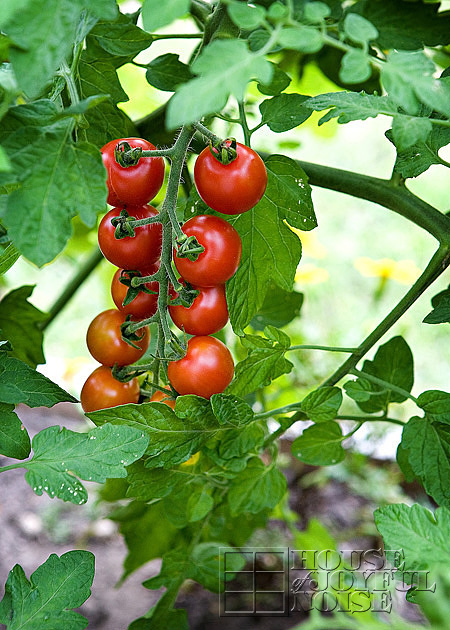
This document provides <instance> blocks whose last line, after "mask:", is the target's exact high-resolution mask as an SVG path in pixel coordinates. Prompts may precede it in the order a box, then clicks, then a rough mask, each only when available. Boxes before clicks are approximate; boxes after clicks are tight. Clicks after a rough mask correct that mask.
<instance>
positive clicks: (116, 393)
mask: <svg viewBox="0 0 450 630" xmlns="http://www.w3.org/2000/svg"><path fill="white" fill-rule="evenodd" d="M80 400H81V406H82V407H83V410H84V411H85V412H86V413H88V412H89V411H97V409H106V408H108V407H116V406H117V405H126V404H127V403H137V402H138V400H139V381H138V380H137V378H133V379H131V381H127V382H126V383H122V382H121V381H118V380H117V379H115V378H114V376H113V375H112V372H111V368H109V367H106V366H105V365H101V366H100V367H98V368H97V369H95V370H94V371H93V372H92V374H91V375H90V376H88V378H87V379H86V382H85V384H84V385H83V388H82V390H81V394H80Z"/></svg>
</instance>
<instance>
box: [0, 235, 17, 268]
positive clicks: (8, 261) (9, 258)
mask: <svg viewBox="0 0 450 630" xmlns="http://www.w3.org/2000/svg"><path fill="white" fill-rule="evenodd" d="M19 258H20V252H18V251H17V249H16V247H15V245H13V243H9V245H8V246H7V247H6V248H5V249H4V250H3V252H2V254H1V255H0V276H2V275H3V274H4V273H6V272H7V271H8V269H11V267H12V266H13V265H14V263H15V262H16V261H17V260H19Z"/></svg>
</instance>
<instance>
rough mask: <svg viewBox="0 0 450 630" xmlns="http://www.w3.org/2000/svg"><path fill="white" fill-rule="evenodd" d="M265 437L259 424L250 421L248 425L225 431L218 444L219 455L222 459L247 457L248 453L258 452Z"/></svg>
mask: <svg viewBox="0 0 450 630" xmlns="http://www.w3.org/2000/svg"><path fill="white" fill-rule="evenodd" d="M264 438H265V433H264V429H263V428H262V427H261V425H259V424H256V423H252V424H249V425H248V426H246V427H244V428H242V429H239V430H235V431H228V432H227V433H225V435H224V437H223V439H221V441H220V444H219V448H218V451H219V456H220V457H222V458H223V459H224V460H230V459H233V458H242V457H246V456H247V458H248V456H249V454H250V453H255V452H259V451H260V450H261V447H262V446H263V443H264Z"/></svg>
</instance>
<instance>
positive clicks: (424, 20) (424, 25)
mask: <svg viewBox="0 0 450 630" xmlns="http://www.w3.org/2000/svg"><path fill="white" fill-rule="evenodd" d="M438 9H439V3H438V4H434V5H432V4H429V3H422V2H415V3H414V5H411V2H406V1H402V0H390V1H386V0H362V1H360V2H357V3H356V4H355V5H353V6H352V11H356V12H357V13H360V14H361V15H363V16H364V17H365V18H366V19H367V20H369V21H370V22H372V24H373V25H374V26H375V27H376V29H377V30H378V33H379V35H378V39H377V42H378V45H379V46H380V48H381V49H390V48H396V49H398V50H417V49H418V48H423V46H425V45H428V46H436V45H438V44H448V43H450V39H449V33H450V18H449V16H448V15H447V14H445V13H438Z"/></svg>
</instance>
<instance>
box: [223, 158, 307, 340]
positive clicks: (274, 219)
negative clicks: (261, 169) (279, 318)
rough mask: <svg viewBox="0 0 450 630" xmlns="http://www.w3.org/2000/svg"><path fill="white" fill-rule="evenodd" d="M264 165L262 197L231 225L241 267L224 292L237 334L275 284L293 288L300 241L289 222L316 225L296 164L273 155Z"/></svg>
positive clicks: (300, 171)
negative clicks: (239, 249) (237, 239)
mask: <svg viewBox="0 0 450 630" xmlns="http://www.w3.org/2000/svg"><path fill="white" fill-rule="evenodd" d="M266 167H267V175H268V184H267V189H266V192H265V194H264V197H263V198H262V199H261V201H260V202H259V203H258V204H257V205H256V206H255V207H254V208H253V209H252V210H250V211H249V212H245V213H243V214H241V215H238V216H236V217H231V218H230V221H229V222H230V223H231V224H232V225H233V226H234V228H235V229H236V230H237V231H238V233H239V235H240V237H241V240H242V258H241V263H240V265H239V267H238V270H237V272H236V273H235V274H234V276H233V277H232V278H231V279H230V280H229V281H228V282H227V288H226V291H227V302H228V311H229V314H230V321H231V325H232V326H233V330H234V331H235V332H237V333H238V334H239V333H240V332H241V331H242V330H243V329H244V328H245V326H246V325H247V324H248V323H249V322H250V321H251V320H252V318H253V316H254V315H255V314H256V313H257V312H258V310H259V309H260V308H261V306H262V304H263V302H264V298H265V296H266V292H267V289H268V287H269V283H270V282H271V281H273V282H275V284H277V285H278V286H279V287H280V288H281V289H284V290H285V291H291V290H292V285H293V282H294V276H295V272H296V270H297V266H298V262H299V260H300V255H301V243H300V240H299V239H298V237H297V236H296V235H295V234H294V233H293V232H292V231H291V230H290V229H289V228H288V227H287V226H286V223H285V221H287V222H288V223H289V225H292V226H293V227H296V228H299V229H302V230H310V229H312V228H313V227H315V226H316V225H317V222H316V217H315V214H314V209H313V206H312V201H311V189H310V186H309V184H308V183H307V182H308V179H307V176H306V174H305V173H304V171H303V170H302V169H301V168H300V167H299V166H298V165H297V163H296V162H294V161H293V160H291V159H289V158H286V157H284V156H281V155H272V156H270V158H269V159H268V160H267V161H266Z"/></svg>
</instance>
